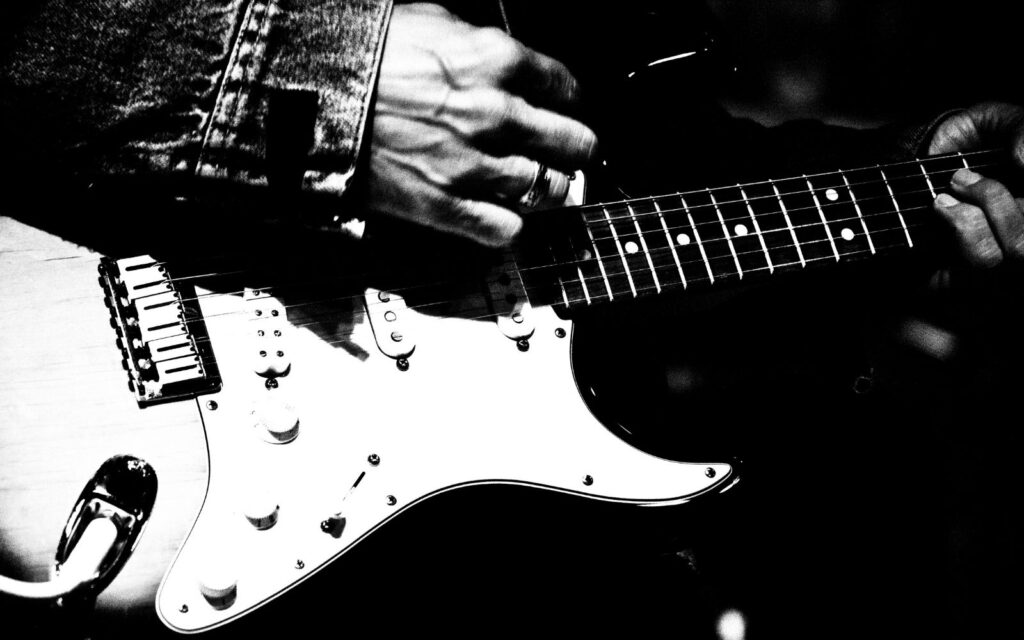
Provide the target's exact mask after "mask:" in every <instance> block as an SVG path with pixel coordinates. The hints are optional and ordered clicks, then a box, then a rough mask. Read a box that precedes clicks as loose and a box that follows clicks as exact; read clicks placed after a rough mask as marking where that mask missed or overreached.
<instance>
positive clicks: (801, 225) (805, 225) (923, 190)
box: [598, 181, 927, 242]
mask: <svg viewBox="0 0 1024 640" xmlns="http://www.w3.org/2000/svg"><path fill="white" fill-rule="evenodd" d="M851 184H852V185H853V186H856V185H858V184H859V185H861V186H863V185H866V184H883V183H882V181H878V182H875V183H867V182H861V183H857V182H854V183H851ZM926 191H927V190H925V189H919V190H913V191H904V192H903V194H905V195H913V194H915V193H925V192H926ZM851 193H852V191H851ZM662 197H664V196H662ZM765 198H771V199H777V198H775V197H772V196H764V198H752V200H755V201H756V200H759V199H765ZM877 200H886V201H889V200H890V198H889V197H888V196H887V195H884V196H877V197H871V198H860V199H859V201H860V202H862V203H863V202H874V201H877ZM736 202H739V201H736ZM782 204H783V206H785V204H784V203H782ZM701 206H705V207H710V206H711V205H698V206H697V207H694V208H698V209H699V208H701ZM835 206H840V205H839V204H823V205H822V207H823V208H827V207H835ZM812 209H814V207H797V208H795V209H788V208H787V209H786V212H787V213H791V212H803V211H810V210H812ZM663 211H664V212H665V213H674V212H678V211H682V209H665V210H663ZM643 215H645V214H638V216H643ZM876 215H884V214H868V216H867V217H869V218H870V217H874V216H876ZM745 219H746V216H744V217H743V218H732V219H729V220H727V222H739V221H742V220H745ZM852 220H853V218H845V219H842V220H836V222H850V221H852ZM601 224H602V225H603V224H604V222H602V223H601ZM712 224H713V225H718V224H719V223H718V222H717V221H709V222H701V223H697V225H696V226H698V227H699V226H704V225H712ZM817 224H818V223H817V222H815V223H814V225H817ZM809 226H812V225H810V224H798V225H794V228H795V229H804V228H807V227H809ZM681 228H683V227H679V226H676V227H669V229H670V230H675V229H681ZM610 238H611V236H606V237H600V238H598V239H599V240H607V239H610ZM709 242H713V240H712V241H709Z"/></svg>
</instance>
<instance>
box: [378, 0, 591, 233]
mask: <svg viewBox="0 0 1024 640" xmlns="http://www.w3.org/2000/svg"><path fill="white" fill-rule="evenodd" d="M578 99H579V87H578V84H577V82H576V80H575V79H574V78H573V77H572V75H571V74H570V73H569V71H568V70H567V69H566V68H565V66H563V65H562V64H561V63H559V62H557V61H556V60H553V59H551V58H549V57H547V56H544V55H542V54H540V53H537V52H535V51H532V50H531V49H529V48H527V47H525V46H524V45H522V44H520V43H519V42H517V41H516V40H513V39H512V38H511V37H509V36H507V35H506V34H504V33H503V32H501V31H499V30H497V29H493V28H478V27H475V26H472V25H470V24H468V23H465V22H463V21H461V20H459V19H458V18H457V17H455V16H454V15H452V14H451V13H449V12H448V11H446V10H445V9H443V8H441V7H438V6H436V5H428V4H414V5H400V6H396V7H395V9H394V15H393V17H392V20H391V26H390V29H389V32H388V36H387V40H386V43H385V46H384V54H383V60H382V63H381V69H380V79H379V83H378V89H377V98H376V103H375V107H374V113H373V119H372V121H371V122H372V135H371V144H370V151H369V154H370V167H369V185H368V206H369V207H370V208H371V209H372V210H375V211H378V212H382V213H385V214H389V215H394V216H398V217H401V218H404V219H407V220H412V221H414V222H417V223H420V224H423V225H426V226H429V227H433V228H436V229H441V230H444V231H449V232H452V233H456V234H460V235H463V236H467V237H469V238H472V239H474V240H476V241H477V242H480V243H482V244H485V245H491V246H500V245H505V244H508V243H509V242H511V241H512V240H513V239H514V238H515V236H516V234H517V233H518V232H519V230H520V228H521V227H522V218H521V213H523V212H524V211H525V210H526V209H530V208H534V207H536V206H542V205H544V204H548V203H559V202H561V201H562V200H563V199H564V198H565V195H566V193H567V191H568V182H569V180H568V177H567V174H568V173H571V172H573V171H575V170H576V169H578V168H580V167H582V166H583V165H584V164H586V163H587V162H588V161H589V160H590V159H591V158H592V157H593V155H594V151H595V148H596V146H597V138H596V136H595V135H594V133H593V132H592V131H591V130H590V129H589V128H587V127H586V126H584V125H583V124H581V123H580V122H578V121H576V120H575V119H573V118H572V117H570V116H567V115H565V114H566V113H571V112H572V111H573V109H574V107H575V106H576V104H577V102H578ZM549 167H550V168H549Z"/></svg>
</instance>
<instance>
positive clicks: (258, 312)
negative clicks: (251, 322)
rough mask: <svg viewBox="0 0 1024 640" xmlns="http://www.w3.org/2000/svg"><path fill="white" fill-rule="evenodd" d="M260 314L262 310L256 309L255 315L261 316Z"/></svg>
mask: <svg viewBox="0 0 1024 640" xmlns="http://www.w3.org/2000/svg"><path fill="white" fill-rule="evenodd" d="M262 315H263V311H261V310H260V309H257V310H256V317H259V316H262Z"/></svg>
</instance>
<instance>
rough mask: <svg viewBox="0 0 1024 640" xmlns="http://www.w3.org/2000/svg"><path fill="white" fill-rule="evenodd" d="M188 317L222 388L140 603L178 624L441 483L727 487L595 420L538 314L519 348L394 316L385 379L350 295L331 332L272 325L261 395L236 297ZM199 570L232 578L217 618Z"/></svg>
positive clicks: (199, 625)
mask: <svg viewBox="0 0 1024 640" xmlns="http://www.w3.org/2000/svg"><path fill="white" fill-rule="evenodd" d="M202 307H203V313H204V316H205V317H206V321H207V326H208V328H209V332H210V337H211V341H212V344H213V348H214V351H215V353H216V357H217V361H218V364H219V365H220V367H221V374H222V376H223V380H224V389H223V391H222V392H221V393H219V394H217V395H213V396H204V397H203V398H201V399H200V404H201V410H202V415H203V420H204V426H205V431H206V437H207V443H208V447H209V454H210V482H209V490H208V493H207V496H206V501H205V503H204V505H203V507H202V510H201V512H200V514H199V516H198V519H197V521H196V523H195V526H194V528H193V529H192V531H191V533H190V534H189V536H188V538H187V540H186V541H185V543H184V544H183V546H182V547H181V550H180V551H179V553H178V556H177V558H176V559H175V561H174V562H173V564H172V565H171V567H170V568H169V570H168V572H167V574H166V576H165V578H164V581H163V583H162V585H161V587H160V591H159V593H158V596H157V609H158V612H159V614H160V617H161V618H162V619H163V621H164V622H165V623H166V624H167V625H169V626H170V627H171V628H173V629H175V630H178V631H182V632H198V631H204V630H207V629H210V628H213V627H216V626H218V625H221V624H224V623H226V622H228V621H230V620H232V619H234V618H236V617H238V616H241V615H242V614H244V613H246V612H249V611H251V610H253V609H254V608H256V607H258V606H260V605H262V604H264V603H266V602H267V601H269V600H271V599H273V598H274V597H276V596H277V595H280V594H281V593H283V592H284V591H286V590H288V589H289V588H291V587H292V586H294V585H296V584H297V583H298V582H300V581H302V580H303V579H304V578H306V577H308V576H309V575H311V574H312V573H313V572H315V571H317V570H318V569H320V568H322V567H323V566H325V565H326V564H327V563H328V562H330V561H331V560H333V559H335V558H337V557H338V556H339V555H341V554H343V553H344V552H345V551H347V550H348V549H350V548H351V547H352V546H353V545H354V544H356V543H357V542H358V541H359V540H360V539H362V538H363V537H364V536H366V535H367V534H369V533H370V532H372V531H373V530H374V529H376V528H377V527H379V526H381V525H382V524H383V523H385V522H386V521H388V520H389V519H390V518H392V517H393V516H395V515H396V514H397V513H399V512H401V511H402V510H404V509H407V508H409V507H411V506H412V505H414V504H416V503H418V502H421V501H423V500H424V499H426V498H428V497H430V496H433V495H437V494H439V493H441V492H445V491H449V490H451V489H455V488H458V487H462V486H466V485H471V484H488V483H509V484H522V485H529V486H536V487H542V488H547V489H551V490H554V491H560V492H565V493H572V494H578V495H582V496H587V497H590V498H594V499H598V500H607V501H615V502H622V503H632V504H639V505H662V504H677V503H680V502H684V501H686V500H688V499H690V498H692V497H693V496H695V495H698V494H701V493H704V492H707V491H709V490H712V489H716V488H718V489H721V488H724V487H726V486H728V485H729V484H731V482H732V481H733V472H732V471H733V470H732V468H731V467H730V466H729V465H728V464H721V463H713V464H703V463H702V464H696V463H680V462H675V461H669V460H665V459H661V458H657V457H654V456H652V455H649V454H647V453H644V452H641V451H639V450H637V449H635V448H633V447H631V446H629V445H627V444H625V443H624V442H623V441H622V440H620V439H618V438H617V437H615V436H614V435H613V434H612V433H611V432H610V431H608V430H607V429H606V428H605V427H604V426H603V425H601V424H600V423H599V422H598V421H597V420H596V418H595V417H594V416H593V415H592V414H591V412H590V411H589V409H588V408H587V406H586V405H585V404H584V402H583V400H582V399H581V398H580V395H579V392H578V390H577V387H576V384H575V381H574V379H573V374H572V370H571V365H570V340H571V324H570V323H569V322H568V321H565V320H562V319H560V318H559V317H558V316H557V315H556V314H555V313H554V311H553V310H552V309H551V308H548V307H542V308H534V309H532V310H531V311H530V314H531V315H530V318H529V320H530V321H531V322H532V323H533V324H534V325H535V332H534V334H533V336H532V337H531V339H530V341H529V344H530V347H529V349H528V350H526V351H521V350H519V349H518V348H517V345H516V342H515V341H514V340H511V339H509V338H508V337H506V336H505V335H503V334H502V332H501V331H499V327H498V325H497V323H496V322H495V321H494V320H493V319H491V320H463V319H459V318H452V317H441V316H433V315H425V314H422V313H419V312H417V311H415V310H408V311H405V312H404V313H403V318H402V321H403V326H404V330H405V331H407V332H409V333H410V335H412V336H414V339H415V343H416V348H415V351H414V353H413V355H412V356H411V357H410V367H409V369H408V370H407V371H401V370H399V368H398V367H396V361H395V359H393V358H391V357H388V356H386V355H384V354H383V353H382V352H381V351H380V349H379V348H378V346H377V342H376V340H375V337H374V334H373V329H372V328H371V323H370V322H369V321H368V318H367V316H366V313H365V307H364V306H363V300H362V299H358V300H356V301H355V303H354V305H353V309H354V310H353V311H352V312H351V313H350V317H345V318H341V319H340V322H339V324H338V326H337V334H338V337H337V338H335V339H333V340H326V341H325V340H324V338H323V337H322V332H321V335H317V334H315V333H313V332H312V331H310V330H308V329H307V328H303V327H301V326H300V327H297V328H296V327H290V328H289V330H288V332H287V333H286V335H284V336H283V337H282V340H284V344H285V345H286V348H287V350H288V357H289V359H290V361H291V369H290V371H289V373H288V375H286V376H284V377H282V378H281V379H280V386H279V388H277V389H273V390H268V389H267V388H266V387H265V379H264V378H261V377H259V376H257V375H256V374H255V373H254V372H253V368H252V366H251V363H252V362H253V361H254V358H255V357H256V353H255V351H256V348H255V347H254V343H253V340H252V335H253V334H254V333H255V331H256V327H257V326H258V324H257V323H258V321H259V319H257V318H254V317H253V316H252V313H251V310H248V309H247V308H246V305H245V303H244V302H243V300H242V298H241V297H240V296H236V295H211V296H208V297H206V298H204V299H203V302H202ZM289 321H291V322H292V323H295V324H298V325H301V324H302V323H301V322H297V318H295V317H291V316H290V317H289ZM556 330H561V331H559V332H558V334H556ZM563 331H564V334H563V333H562V332H563ZM350 332H351V335H350V336H348V335H346V334H348V333H350ZM559 336H562V337H559ZM267 397H269V398H274V399H276V400H280V401H282V402H284V403H287V404H288V405H290V406H292V407H293V408H294V409H295V410H296V412H297V413H298V415H299V420H300V426H299V434H298V437H296V438H295V439H294V440H293V441H291V442H289V443H287V444H271V443H269V442H267V440H266V439H265V438H264V437H262V434H261V429H260V428H258V427H257V426H254V417H253V416H252V414H251V412H252V409H253V406H254V403H255V402H258V401H259V399H261V398H267ZM211 401H213V403H215V404H212V403H211ZM214 406H216V408H215V409H213V408H212V407H214ZM371 455H376V456H378V457H379V460H380V461H379V464H377V465H373V464H371V463H370V462H369V457H370V456H371ZM364 473H365V476H364V477H362V480H361V481H360V482H359V485H358V487H357V488H355V489H354V490H351V491H350V489H351V488H352V486H353V484H354V483H355V482H356V480H357V479H358V478H359V477H360V475H361V474H364ZM253 496H255V497H257V498H261V497H267V496H272V499H273V501H274V502H275V503H276V504H278V505H279V507H280V508H279V511H278V518H277V522H276V524H275V525H274V526H272V527H270V528H269V529H265V530H258V529H256V528H255V527H254V526H253V525H251V524H250V523H249V521H248V520H247V519H246V518H245V517H244V515H243V513H242V505H244V504H245V503H246V501H247V500H249V499H250V498H252V497H253ZM337 512H341V513H342V515H343V516H344V517H345V519H346V524H345V528H344V530H343V531H342V533H341V535H340V536H339V537H334V536H332V535H330V534H328V533H325V532H324V531H322V530H321V526H320V524H321V522H322V521H323V520H325V519H326V518H328V517H329V516H331V515H332V514H334V513H337ZM211 573H212V574H220V575H226V576H229V578H228V582H231V581H233V580H237V590H236V593H235V596H234V601H233V602H231V604H230V605H229V606H226V607H222V608H216V607H214V606H212V605H211V604H210V602H208V601H207V600H206V598H204V596H203V595H202V594H201V593H200V589H199V581H200V579H201V577H202V576H203V575H210V574H211Z"/></svg>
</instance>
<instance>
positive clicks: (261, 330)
mask: <svg viewBox="0 0 1024 640" xmlns="http://www.w3.org/2000/svg"><path fill="white" fill-rule="evenodd" d="M256 335H257V336H259V337H261V338H262V337H263V336H264V335H266V333H265V332H264V331H263V329H260V330H259V331H257V332H256Z"/></svg>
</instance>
